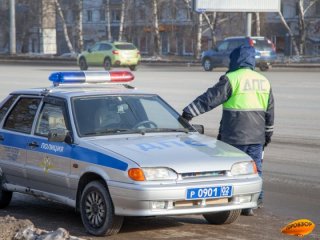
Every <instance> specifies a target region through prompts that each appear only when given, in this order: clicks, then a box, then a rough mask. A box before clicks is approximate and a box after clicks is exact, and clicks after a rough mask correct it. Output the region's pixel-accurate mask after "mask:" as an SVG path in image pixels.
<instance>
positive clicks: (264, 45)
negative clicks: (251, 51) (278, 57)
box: [253, 39, 272, 51]
mask: <svg viewBox="0 0 320 240" xmlns="http://www.w3.org/2000/svg"><path fill="white" fill-rule="evenodd" d="M253 44H254V47H255V48H256V49H258V50H260V51H267V50H272V43H271V41H270V40H267V39H253Z"/></svg>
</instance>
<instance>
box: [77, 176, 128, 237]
mask: <svg viewBox="0 0 320 240" xmlns="http://www.w3.org/2000/svg"><path fill="white" fill-rule="evenodd" d="M80 214H81V219H82V223H83V225H84V227H85V228H86V230H87V231H88V232H89V233H90V234H92V235H95V236H110V235H113V234H116V233H118V232H119V231H120V229H121V227H122V223H123V216H116V215H115V214H114V207H113V204H112V200H111V197H110V194H109V192H108V190H107V188H106V186H105V184H103V183H102V182H100V181H92V182H90V183H88V184H87V185H86V186H85V188H84V190H83V192H82V194H81V199H80Z"/></svg>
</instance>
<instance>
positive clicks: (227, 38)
mask: <svg viewBox="0 0 320 240" xmlns="http://www.w3.org/2000/svg"><path fill="white" fill-rule="evenodd" d="M244 38H248V39H249V38H251V39H265V38H266V37H263V36H250V37H246V36H234V37H226V38H225V39H224V40H230V39H244Z"/></svg>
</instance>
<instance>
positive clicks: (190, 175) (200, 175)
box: [181, 171, 226, 179]
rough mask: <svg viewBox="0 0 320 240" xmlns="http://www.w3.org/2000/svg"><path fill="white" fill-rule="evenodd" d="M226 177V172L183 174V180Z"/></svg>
mask: <svg viewBox="0 0 320 240" xmlns="http://www.w3.org/2000/svg"><path fill="white" fill-rule="evenodd" d="M225 175H226V171H208V172H189V173H182V174H181V177H182V178H183V179H189V178H203V177H221V176H225Z"/></svg>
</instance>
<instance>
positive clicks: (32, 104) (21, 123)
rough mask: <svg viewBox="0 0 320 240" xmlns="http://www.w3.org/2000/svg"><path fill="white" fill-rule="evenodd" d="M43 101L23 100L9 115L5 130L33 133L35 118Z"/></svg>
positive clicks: (36, 99)
mask: <svg viewBox="0 0 320 240" xmlns="http://www.w3.org/2000/svg"><path fill="white" fill-rule="evenodd" d="M40 101H41V99H40V98H26V97H25V98H21V99H19V101H18V102H17V104H16V105H15V106H14V107H13V109H12V111H11V112H10V113H9V115H8V117H7V119H6V121H5V123H4V129H7V130H11V131H15V132H22V133H31V129H32V124H33V121H34V117H35V115H36V113H37V109H38V107H39V104H40Z"/></svg>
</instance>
